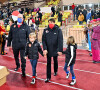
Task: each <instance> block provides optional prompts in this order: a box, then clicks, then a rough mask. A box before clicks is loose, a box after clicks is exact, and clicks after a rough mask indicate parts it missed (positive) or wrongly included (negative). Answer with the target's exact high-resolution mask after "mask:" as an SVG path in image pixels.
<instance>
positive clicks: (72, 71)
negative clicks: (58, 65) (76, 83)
mask: <svg viewBox="0 0 100 90" xmlns="http://www.w3.org/2000/svg"><path fill="white" fill-rule="evenodd" d="M73 67H74V64H73V65H70V72H71V74H72V79H75V74H74V70H73ZM67 68H68V66H67V63H65V66H64V71H65V72H66V73H67V74H68V73H69V71H68V70H67Z"/></svg>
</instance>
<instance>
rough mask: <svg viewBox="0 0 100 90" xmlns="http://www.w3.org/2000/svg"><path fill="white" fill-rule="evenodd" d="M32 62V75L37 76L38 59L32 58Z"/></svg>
mask: <svg viewBox="0 0 100 90" xmlns="http://www.w3.org/2000/svg"><path fill="white" fill-rule="evenodd" d="M30 62H31V65H32V72H33V75H32V76H36V66H37V60H30Z"/></svg>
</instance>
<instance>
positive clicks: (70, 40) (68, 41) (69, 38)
mask: <svg viewBox="0 0 100 90" xmlns="http://www.w3.org/2000/svg"><path fill="white" fill-rule="evenodd" d="M69 44H75V39H74V37H73V36H70V37H68V39H67V45H69Z"/></svg>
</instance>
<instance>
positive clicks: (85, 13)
mask: <svg viewBox="0 0 100 90" xmlns="http://www.w3.org/2000/svg"><path fill="white" fill-rule="evenodd" d="M83 15H84V21H85V22H86V15H87V10H86V8H84V10H83Z"/></svg>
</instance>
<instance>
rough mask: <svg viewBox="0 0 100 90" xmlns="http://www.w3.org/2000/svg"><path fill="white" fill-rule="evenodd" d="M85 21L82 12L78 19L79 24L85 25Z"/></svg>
mask: <svg viewBox="0 0 100 90" xmlns="http://www.w3.org/2000/svg"><path fill="white" fill-rule="evenodd" d="M83 20H84V15H83V14H82V12H80V15H79V17H78V21H79V24H80V25H81V24H83Z"/></svg>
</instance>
